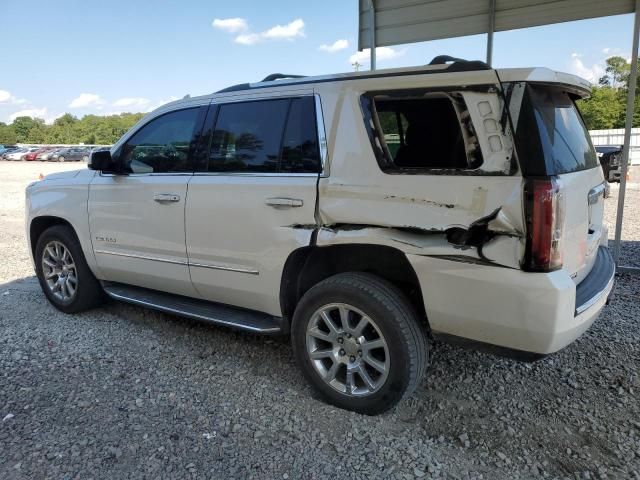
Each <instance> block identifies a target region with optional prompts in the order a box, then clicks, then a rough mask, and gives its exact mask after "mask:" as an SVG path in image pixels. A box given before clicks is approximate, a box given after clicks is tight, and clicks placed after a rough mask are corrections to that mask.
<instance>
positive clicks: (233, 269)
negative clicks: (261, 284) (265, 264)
mask: <svg viewBox="0 0 640 480" xmlns="http://www.w3.org/2000/svg"><path fill="white" fill-rule="evenodd" d="M94 252H95V253H101V254H103V255H115V256H117V257H126V258H137V259H139V260H151V261H153V262H163V263H171V264H173V265H184V266H188V267H200V268H210V269H213V270H224V271H228V272H238V273H248V274H249V275H259V274H260V272H259V271H258V270H254V269H251V268H239V267H229V266H227V265H215V264H211V263H196V262H190V261H188V260H171V259H168V258H159V257H152V256H148V255H137V254H133V253H123V252H113V251H109V250H94Z"/></svg>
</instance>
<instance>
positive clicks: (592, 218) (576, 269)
mask: <svg viewBox="0 0 640 480" xmlns="http://www.w3.org/2000/svg"><path fill="white" fill-rule="evenodd" d="M509 88H511V89H514V88H515V89H516V90H518V94H517V95H515V96H513V97H512V98H513V100H512V102H511V105H510V111H511V114H512V119H514V118H513V117H514V116H515V117H516V118H515V119H514V123H515V130H516V145H517V149H518V157H519V161H520V166H521V169H522V173H523V176H524V177H525V179H526V181H527V182H529V183H532V182H533V183H535V182H536V181H537V182H539V183H541V184H543V185H544V182H548V183H549V185H551V186H550V190H551V191H552V192H553V199H552V200H553V205H552V207H550V208H553V209H554V210H553V212H552V213H553V219H552V221H553V229H554V231H553V232H552V233H551V242H552V243H553V247H554V248H556V249H557V257H558V258H557V264H556V265H558V266H559V265H561V266H562V268H564V269H565V270H566V271H567V272H568V273H569V275H570V276H571V277H572V278H573V280H574V281H575V282H576V283H580V282H581V281H582V280H583V279H584V278H585V277H586V276H587V275H588V274H589V272H590V271H591V269H592V267H593V264H594V262H595V259H596V257H597V253H598V247H599V246H600V242H601V237H602V235H603V234H604V233H603V232H604V227H603V215H604V191H605V184H604V176H603V173H602V168H601V167H600V163H599V162H598V157H597V154H596V151H595V149H594V147H593V145H592V143H591V139H590V137H589V132H588V131H587V129H586V127H585V124H584V122H583V120H582V117H581V116H580V113H579V111H578V109H577V107H576V105H575V99H576V98H577V93H576V92H575V91H572V90H571V89H568V88H566V87H563V86H562V85H557V84H535V83H520V84H511V85H510V86H509ZM516 99H517V100H516ZM514 101H517V103H518V105H517V106H515V107H516V108H514V104H513V103H514ZM518 107H519V108H518ZM514 112H515V115H514ZM541 199H542V200H541ZM526 201H527V197H526V195H525V202H526ZM528 201H529V202H530V203H532V204H535V205H531V208H532V209H534V210H535V208H538V207H539V204H540V203H541V202H544V199H543V197H539V198H537V197H536V198H534V196H533V194H532V195H530V196H529V197H528ZM549 205H551V203H550V204H549ZM525 210H526V207H525ZM543 213H544V212H543ZM530 233H531V232H528V234H529V236H530ZM529 248H530V246H528V250H529ZM552 256H553V255H552ZM532 269H533V270H535V268H532ZM552 269H553V265H552V268H549V270H552ZM541 270H544V268H543V269H541Z"/></svg>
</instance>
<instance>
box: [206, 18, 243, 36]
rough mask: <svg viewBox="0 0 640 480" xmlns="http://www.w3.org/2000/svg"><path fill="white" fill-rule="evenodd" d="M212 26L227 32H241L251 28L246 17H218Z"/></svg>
mask: <svg viewBox="0 0 640 480" xmlns="http://www.w3.org/2000/svg"><path fill="white" fill-rule="evenodd" d="M211 26H212V27H213V28H217V29H218V30H222V31H224V32H227V33H240V32H246V31H247V30H249V25H248V24H247V21H246V20H245V19H244V18H238V17H235V18H216V19H215V20H214V21H213V22H212V23H211Z"/></svg>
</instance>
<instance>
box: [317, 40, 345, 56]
mask: <svg viewBox="0 0 640 480" xmlns="http://www.w3.org/2000/svg"><path fill="white" fill-rule="evenodd" d="M348 47H349V42H348V41H347V40H342V39H341V40H336V41H335V42H333V43H332V44H331V45H327V44H326V43H323V44H322V45H320V46H319V47H318V50H320V51H321V52H327V53H335V52H339V51H340V50H344V49H345V48H348Z"/></svg>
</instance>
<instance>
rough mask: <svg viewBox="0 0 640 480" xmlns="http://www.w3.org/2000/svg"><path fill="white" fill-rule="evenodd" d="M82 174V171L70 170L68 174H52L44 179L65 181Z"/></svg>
mask: <svg viewBox="0 0 640 480" xmlns="http://www.w3.org/2000/svg"><path fill="white" fill-rule="evenodd" d="M80 172H81V170H70V171H68V172H57V173H50V174H49V175H47V176H46V177H44V180H64V179H65V178H75V177H77V176H78V174H79V173H80Z"/></svg>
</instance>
